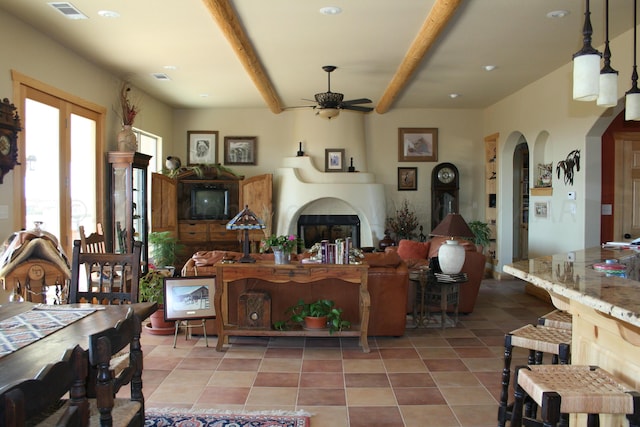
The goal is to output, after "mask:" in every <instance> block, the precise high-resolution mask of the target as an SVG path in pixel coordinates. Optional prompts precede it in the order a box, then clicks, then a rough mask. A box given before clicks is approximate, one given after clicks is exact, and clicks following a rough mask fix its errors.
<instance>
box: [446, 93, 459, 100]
mask: <svg viewBox="0 0 640 427" xmlns="http://www.w3.org/2000/svg"><path fill="white" fill-rule="evenodd" d="M460 96H462V95H460V94H459V93H450V94H449V98H451V99H456V98H460Z"/></svg>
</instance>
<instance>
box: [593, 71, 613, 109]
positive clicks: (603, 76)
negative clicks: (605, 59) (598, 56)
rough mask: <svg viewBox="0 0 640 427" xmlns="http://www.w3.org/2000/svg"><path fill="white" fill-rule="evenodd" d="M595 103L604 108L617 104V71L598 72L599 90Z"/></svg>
mask: <svg viewBox="0 0 640 427" xmlns="http://www.w3.org/2000/svg"><path fill="white" fill-rule="evenodd" d="M596 103H597V104H598V105H599V106H600V107H605V108H609V107H615V106H616V105H618V73H600V92H599V93H598V100H597V102H596Z"/></svg>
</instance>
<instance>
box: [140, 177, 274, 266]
mask: <svg viewBox="0 0 640 427" xmlns="http://www.w3.org/2000/svg"><path fill="white" fill-rule="evenodd" d="M272 186H273V176H272V175H271V174H267V175H260V176H256V177H252V178H249V179H246V180H245V179H244V177H242V176H236V175H234V174H232V173H229V172H226V171H222V170H219V169H217V168H215V167H205V166H202V167H201V168H200V169H199V170H195V169H189V170H185V171H184V172H182V173H180V174H178V175H177V176H176V177H175V178H170V177H168V176H166V175H161V174H157V173H154V174H152V182H151V218H152V220H151V230H152V231H169V232H170V233H171V234H172V235H174V236H176V237H177V238H178V241H179V243H180V244H181V245H183V246H184V250H183V251H182V253H181V254H180V256H179V257H178V261H179V264H180V265H179V266H177V267H180V266H181V265H182V264H184V262H186V260H188V259H189V258H190V257H191V255H193V254H194V253H195V252H197V251H208V250H226V251H241V250H242V239H243V237H244V233H240V232H238V231H231V230H227V229H226V225H227V222H229V220H230V219H231V218H233V216H235V215H236V214H237V213H238V212H239V211H240V210H241V209H243V208H244V206H245V205H248V206H249V208H250V209H251V210H252V211H254V213H255V214H256V215H257V216H258V217H260V218H261V219H263V220H264V221H265V224H266V225H267V227H268V228H267V229H270V227H271V212H272V204H271V203H272V202H271V196H272V192H273V190H272ZM200 192H201V193H202V194H207V193H209V194H211V195H212V197H216V194H223V195H224V196H220V197H221V200H225V202H224V206H226V209H222V210H221V211H219V212H218V211H217V212H209V213H207V212H201V211H199V210H198V209H197V206H195V205H197V204H198V203H199V202H198V200H199V196H198V194H199V193H200ZM220 203H222V202H220ZM249 237H250V239H251V240H252V242H259V241H260V240H261V239H262V238H263V237H264V233H263V232H262V231H260V230H258V231H255V232H251V233H250V235H249ZM253 246H254V249H257V244H256V243H254V244H253Z"/></svg>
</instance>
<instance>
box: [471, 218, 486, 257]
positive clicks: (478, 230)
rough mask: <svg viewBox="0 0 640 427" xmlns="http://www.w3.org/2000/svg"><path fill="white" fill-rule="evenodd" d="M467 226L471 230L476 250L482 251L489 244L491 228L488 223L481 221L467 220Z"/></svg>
mask: <svg viewBox="0 0 640 427" xmlns="http://www.w3.org/2000/svg"><path fill="white" fill-rule="evenodd" d="M469 228H470V229H471V231H473V235H474V238H473V243H475V244H476V245H477V246H478V252H481V253H482V252H484V248H487V247H489V245H490V244H491V228H489V224H487V223H486V222H482V221H471V222H469Z"/></svg>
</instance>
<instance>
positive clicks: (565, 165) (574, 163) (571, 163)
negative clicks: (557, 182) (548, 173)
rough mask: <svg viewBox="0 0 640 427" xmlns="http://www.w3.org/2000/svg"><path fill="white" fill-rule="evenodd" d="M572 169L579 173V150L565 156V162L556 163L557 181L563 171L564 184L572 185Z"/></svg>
mask: <svg viewBox="0 0 640 427" xmlns="http://www.w3.org/2000/svg"><path fill="white" fill-rule="evenodd" d="M574 168H575V169H576V172H579V171H580V150H573V151H572V152H570V153H569V154H568V155H567V158H566V159H565V160H560V161H559V162H558V166H556V173H557V174H558V179H559V178H560V171H563V172H564V183H565V184H569V185H573V175H574V172H573V169H574Z"/></svg>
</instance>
